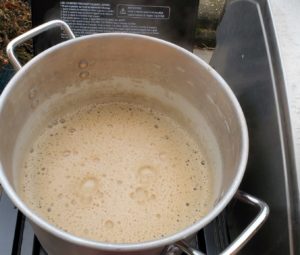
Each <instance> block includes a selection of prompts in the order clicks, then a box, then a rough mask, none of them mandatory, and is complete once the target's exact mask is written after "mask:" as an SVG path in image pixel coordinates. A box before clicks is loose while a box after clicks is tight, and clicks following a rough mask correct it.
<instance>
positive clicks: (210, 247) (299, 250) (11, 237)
mask: <svg viewBox="0 0 300 255" xmlns="http://www.w3.org/2000/svg"><path fill="white" fill-rule="evenodd" d="M210 64H211V66H212V67H214V68H215V69H216V70H217V71H218V72H219V73H220V74H221V75H222V76H223V77H224V79H225V80H226V81H227V82H228V84H229V85H230V87H231V88H232V90H233V91H234V93H235V94H236V96H237V98H238V100H239V102H240V104H241V106H242V109H243V111H244V113H245V116H246V120H247V125H248V128H249V140H250V152H249V161H248V166H247V170H246V173H245V176H244V179H243V182H242V184H241V187H240V189H241V190H244V191H246V192H247V193H250V194H252V195H254V196H256V197H258V198H260V199H262V200H263V201H265V202H266V203H267V204H268V205H269V207H270V215H269V218H268V220H267V221H266V223H265V224H264V225H263V227H262V228H261V229H260V230H259V231H258V232H257V234H256V235H255V236H254V237H253V238H252V239H251V240H250V241H249V242H248V244H247V245H246V246H245V247H244V248H243V249H242V250H241V251H240V253H239V254H300V244H297V243H296V242H295V240H300V239H299V237H300V235H299V215H297V213H296V212H297V211H296V209H297V205H298V204H299V197H298V192H294V191H297V190H298V187H297V183H296V178H295V175H296V169H295V158H294V156H295V155H294V151H293V147H292V145H291V141H292V137H291V132H290V130H291V127H290V119H289V109H288V105H287V96H286V87H285V83H284V78H283V71H282V66H281V60H280V57H279V53H278V48H277V42H276V36H275V31H274V28H273V24H272V19H271V14H270V9H269V6H268V1H266V0H257V1H255V0H235V1H228V4H227V8H226V11H225V14H224V17H223V19H222V22H221V24H220V26H219V28H218V31H217V47H216V49H215V51H214V54H213V56H212V59H211V62H210ZM0 75H1V76H0V78H1V79H0V85H1V84H4V83H6V80H8V79H9V75H8V76H4V74H0ZM256 213H257V212H256V210H254V209H253V208H252V207H251V206H249V205H245V204H243V203H240V202H239V201H237V200H235V199H234V200H233V201H232V202H231V203H230V204H229V205H228V206H227V207H226V209H225V210H224V211H223V212H222V213H221V214H220V215H219V216H218V217H217V218H216V219H215V220H214V221H213V222H212V223H210V224H209V225H208V226H207V227H206V228H204V229H203V230H201V231H200V232H199V233H198V234H197V237H196V239H194V241H193V244H192V246H194V247H195V248H199V247H200V249H201V251H202V252H203V253H206V254H208V255H214V254H220V252H221V251H223V250H224V249H225V248H226V247H227V246H228V245H229V244H230V243H231V242H232V241H233V240H234V239H235V238H236V237H237V236H238V235H239V234H240V233H241V232H242V231H243V230H244V229H245V228H246V227H247V225H248V224H249V223H250V222H251V220H252V219H253V218H254V217H255V215H256ZM0 254H1V255H42V254H43V255H46V253H45V251H43V249H42V248H41V246H40V244H39V242H38V240H37V239H36V238H35V236H34V233H33V231H32V228H31V226H30V224H29V222H28V220H26V219H25V217H24V216H23V215H22V214H21V213H20V212H19V211H18V210H17V209H16V208H15V207H14V206H13V205H12V203H11V202H10V200H9V199H8V197H7V196H6V194H5V193H4V192H2V194H1V195H0Z"/></svg>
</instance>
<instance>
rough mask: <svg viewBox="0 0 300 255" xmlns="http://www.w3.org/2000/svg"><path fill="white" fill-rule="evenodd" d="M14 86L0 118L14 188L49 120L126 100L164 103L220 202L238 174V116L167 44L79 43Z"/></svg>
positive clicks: (107, 39)
mask: <svg viewBox="0 0 300 255" xmlns="http://www.w3.org/2000/svg"><path fill="white" fill-rule="evenodd" d="M12 85H14V87H13V88H11V90H10V91H9V93H8V95H7V96H8V97H6V98H5V105H4V107H3V109H2V111H1V112H0V118H1V122H0V132H1V137H2V146H1V147H0V154H1V155H0V157H1V164H2V167H3V168H4V169H5V174H6V175H7V177H8V179H9V181H10V183H11V184H12V186H13V187H14V188H15V181H14V176H17V172H18V169H19V167H20V166H19V162H20V157H22V154H23V153H24V151H25V148H26V146H27V145H28V143H29V142H30V140H31V139H32V137H33V136H35V135H36V132H38V130H39V128H40V126H42V125H43V124H44V123H45V121H47V120H49V118H51V116H53V115H55V114H56V113H57V112H61V111H63V109H66V108H65V107H64V106H65V105H68V107H72V106H74V105H77V104H81V103H84V102H92V101H97V102H99V101H100V102H105V101H107V100H118V99H119V98H120V97H121V98H126V100H134V101H137V102H139V103H143V104H145V103H146V104H148V105H151V106H153V107H158V104H156V103H155V102H157V100H158V101H159V102H161V105H162V106H163V108H164V110H165V111H166V112H168V113H169V114H172V115H174V116H176V118H177V119H180V121H181V122H182V123H184V125H185V126H186V127H187V128H188V129H189V130H190V131H191V132H192V133H193V135H194V136H195V139H198V140H199V142H200V143H201V144H202V146H203V147H204V148H205V151H206V154H207V157H208V159H209V161H210V164H211V165H212V166H213V168H214V170H215V176H216V185H215V186H216V201H217V200H219V199H221V198H222V196H223V195H224V194H226V191H227V190H228V189H229V188H230V186H231V184H232V182H233V180H234V178H235V176H236V174H237V166H238V164H239V163H240V162H239V161H240V157H241V146H242V134H241V129H240V123H239V121H238V119H237V113H236V109H235V108H234V106H233V105H232V103H231V102H230V101H229V100H228V97H227V95H226V93H225V92H224V90H223V89H220V87H219V84H218V81H217V80H216V79H215V78H214V76H213V73H211V72H210V71H209V70H208V69H207V68H206V67H205V66H202V65H199V63H198V61H197V60H196V59H195V58H191V57H190V56H189V55H187V54H184V53H183V52H182V51H178V50H176V48H174V47H170V46H169V45H167V44H161V43H158V42H156V41H152V40H146V39H144V38H142V37H132V36H125V35H122V36H121V35H100V36H99V35H98V36H89V37H86V38H81V39H77V40H74V41H72V42H67V43H65V44H63V45H60V46H58V47H55V49H54V48H53V49H51V50H49V51H47V52H45V53H43V57H42V56H41V55H40V56H38V57H37V58H36V59H35V60H33V61H31V62H30V63H28V64H27V65H26V66H25V67H24V68H23V70H21V71H19V73H18V74H17V75H16V76H15V77H14V79H13V80H12V81H11V82H10V85H9V86H12ZM129 94H130V95H131V96H128V95H129ZM112 95H113V96H112Z"/></svg>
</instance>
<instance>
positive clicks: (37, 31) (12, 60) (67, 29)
mask: <svg viewBox="0 0 300 255" xmlns="http://www.w3.org/2000/svg"><path fill="white" fill-rule="evenodd" d="M55 27H61V28H62V29H63V30H64V31H65V32H66V34H67V36H68V37H69V38H70V39H74V38H75V35H74V34H73V32H72V30H71V29H70V27H69V26H68V25H67V24H66V23H65V22H63V21H62V20H52V21H49V22H47V23H45V24H43V25H41V26H38V27H36V28H33V29H31V30H29V31H27V32H26V33H24V34H22V35H20V36H18V37H17V38H15V39H13V40H11V41H10V42H9V44H8V45H7V48H6V52H7V56H8V58H9V61H10V63H11V64H12V65H13V67H14V68H15V69H16V70H19V69H21V67H22V65H21V64H20V62H19V61H18V59H17V57H16V56H15V53H14V49H15V48H16V47H17V46H18V45H20V44H22V43H23V42H26V41H27V40H30V39H32V38H33V37H35V36H37V35H38V34H41V33H43V32H45V31H47V30H50V29H52V28H55Z"/></svg>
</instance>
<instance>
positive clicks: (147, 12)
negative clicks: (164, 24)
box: [117, 4, 171, 19]
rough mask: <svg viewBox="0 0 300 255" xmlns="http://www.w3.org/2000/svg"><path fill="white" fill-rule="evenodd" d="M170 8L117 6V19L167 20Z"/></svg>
mask: <svg viewBox="0 0 300 255" xmlns="http://www.w3.org/2000/svg"><path fill="white" fill-rule="evenodd" d="M170 10H171V9H170V7H168V6H146V5H130V4H119V5H117V14H118V17H119V18H135V19H169V18H170Z"/></svg>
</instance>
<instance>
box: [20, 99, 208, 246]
mask: <svg viewBox="0 0 300 255" xmlns="http://www.w3.org/2000/svg"><path fill="white" fill-rule="evenodd" d="M212 185H213V183H212V173H211V171H210V169H209V166H208V164H207V162H206V160H205V158H204V155H203V153H202V152H201V149H200V147H199V146H198V145H197V143H196V142H195V141H194V140H193V139H192V137H191V136H190V135H189V134H188V133H187V132H186V131H185V130H184V129H183V128H182V127H180V125H179V124H178V123H177V122H176V121H174V120H173V119H171V118H169V117H167V116H166V115H165V114H163V113H160V112H157V111H153V110H151V109H149V108H147V107H143V106H140V105H135V104H128V103H106V104H91V105H87V106H85V107H81V108H80V109H77V110H76V111H73V112H70V113H68V114H66V115H64V116H60V118H58V119H55V120H53V121H51V123H49V125H48V127H47V128H45V130H43V132H42V134H41V135H40V136H39V137H37V139H36V141H35V142H34V144H33V145H32V148H30V150H29V152H28V154H27V155H26V157H25V160H24V164H23V169H22V171H21V178H20V180H19V189H20V192H21V196H22V197H23V199H24V200H25V202H26V203H27V204H28V205H29V206H30V207H31V208H33V210H35V211H36V212H37V213H38V214H39V215H41V216H42V217H44V218H45V219H47V220H48V221H49V222H50V223H52V224H53V225H55V226H57V227H59V228H61V229H63V230H65V231H67V232H69V233H72V234H74V235H77V236H80V237H84V238H87V239H92V240H98V241H102V242H111V243H137V242H143V241H149V240H153V239H159V238H161V237H163V236H167V235H171V234H174V233H176V232H178V231H179V230H182V229H183V228H185V227H187V226H189V225H191V224H193V223H194V222H195V221H197V220H199V219H200V218H201V217H202V216H204V215H205V214H206V213H207V211H208V210H209V209H210V208H211V206H212V193H213V188H212Z"/></svg>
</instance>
